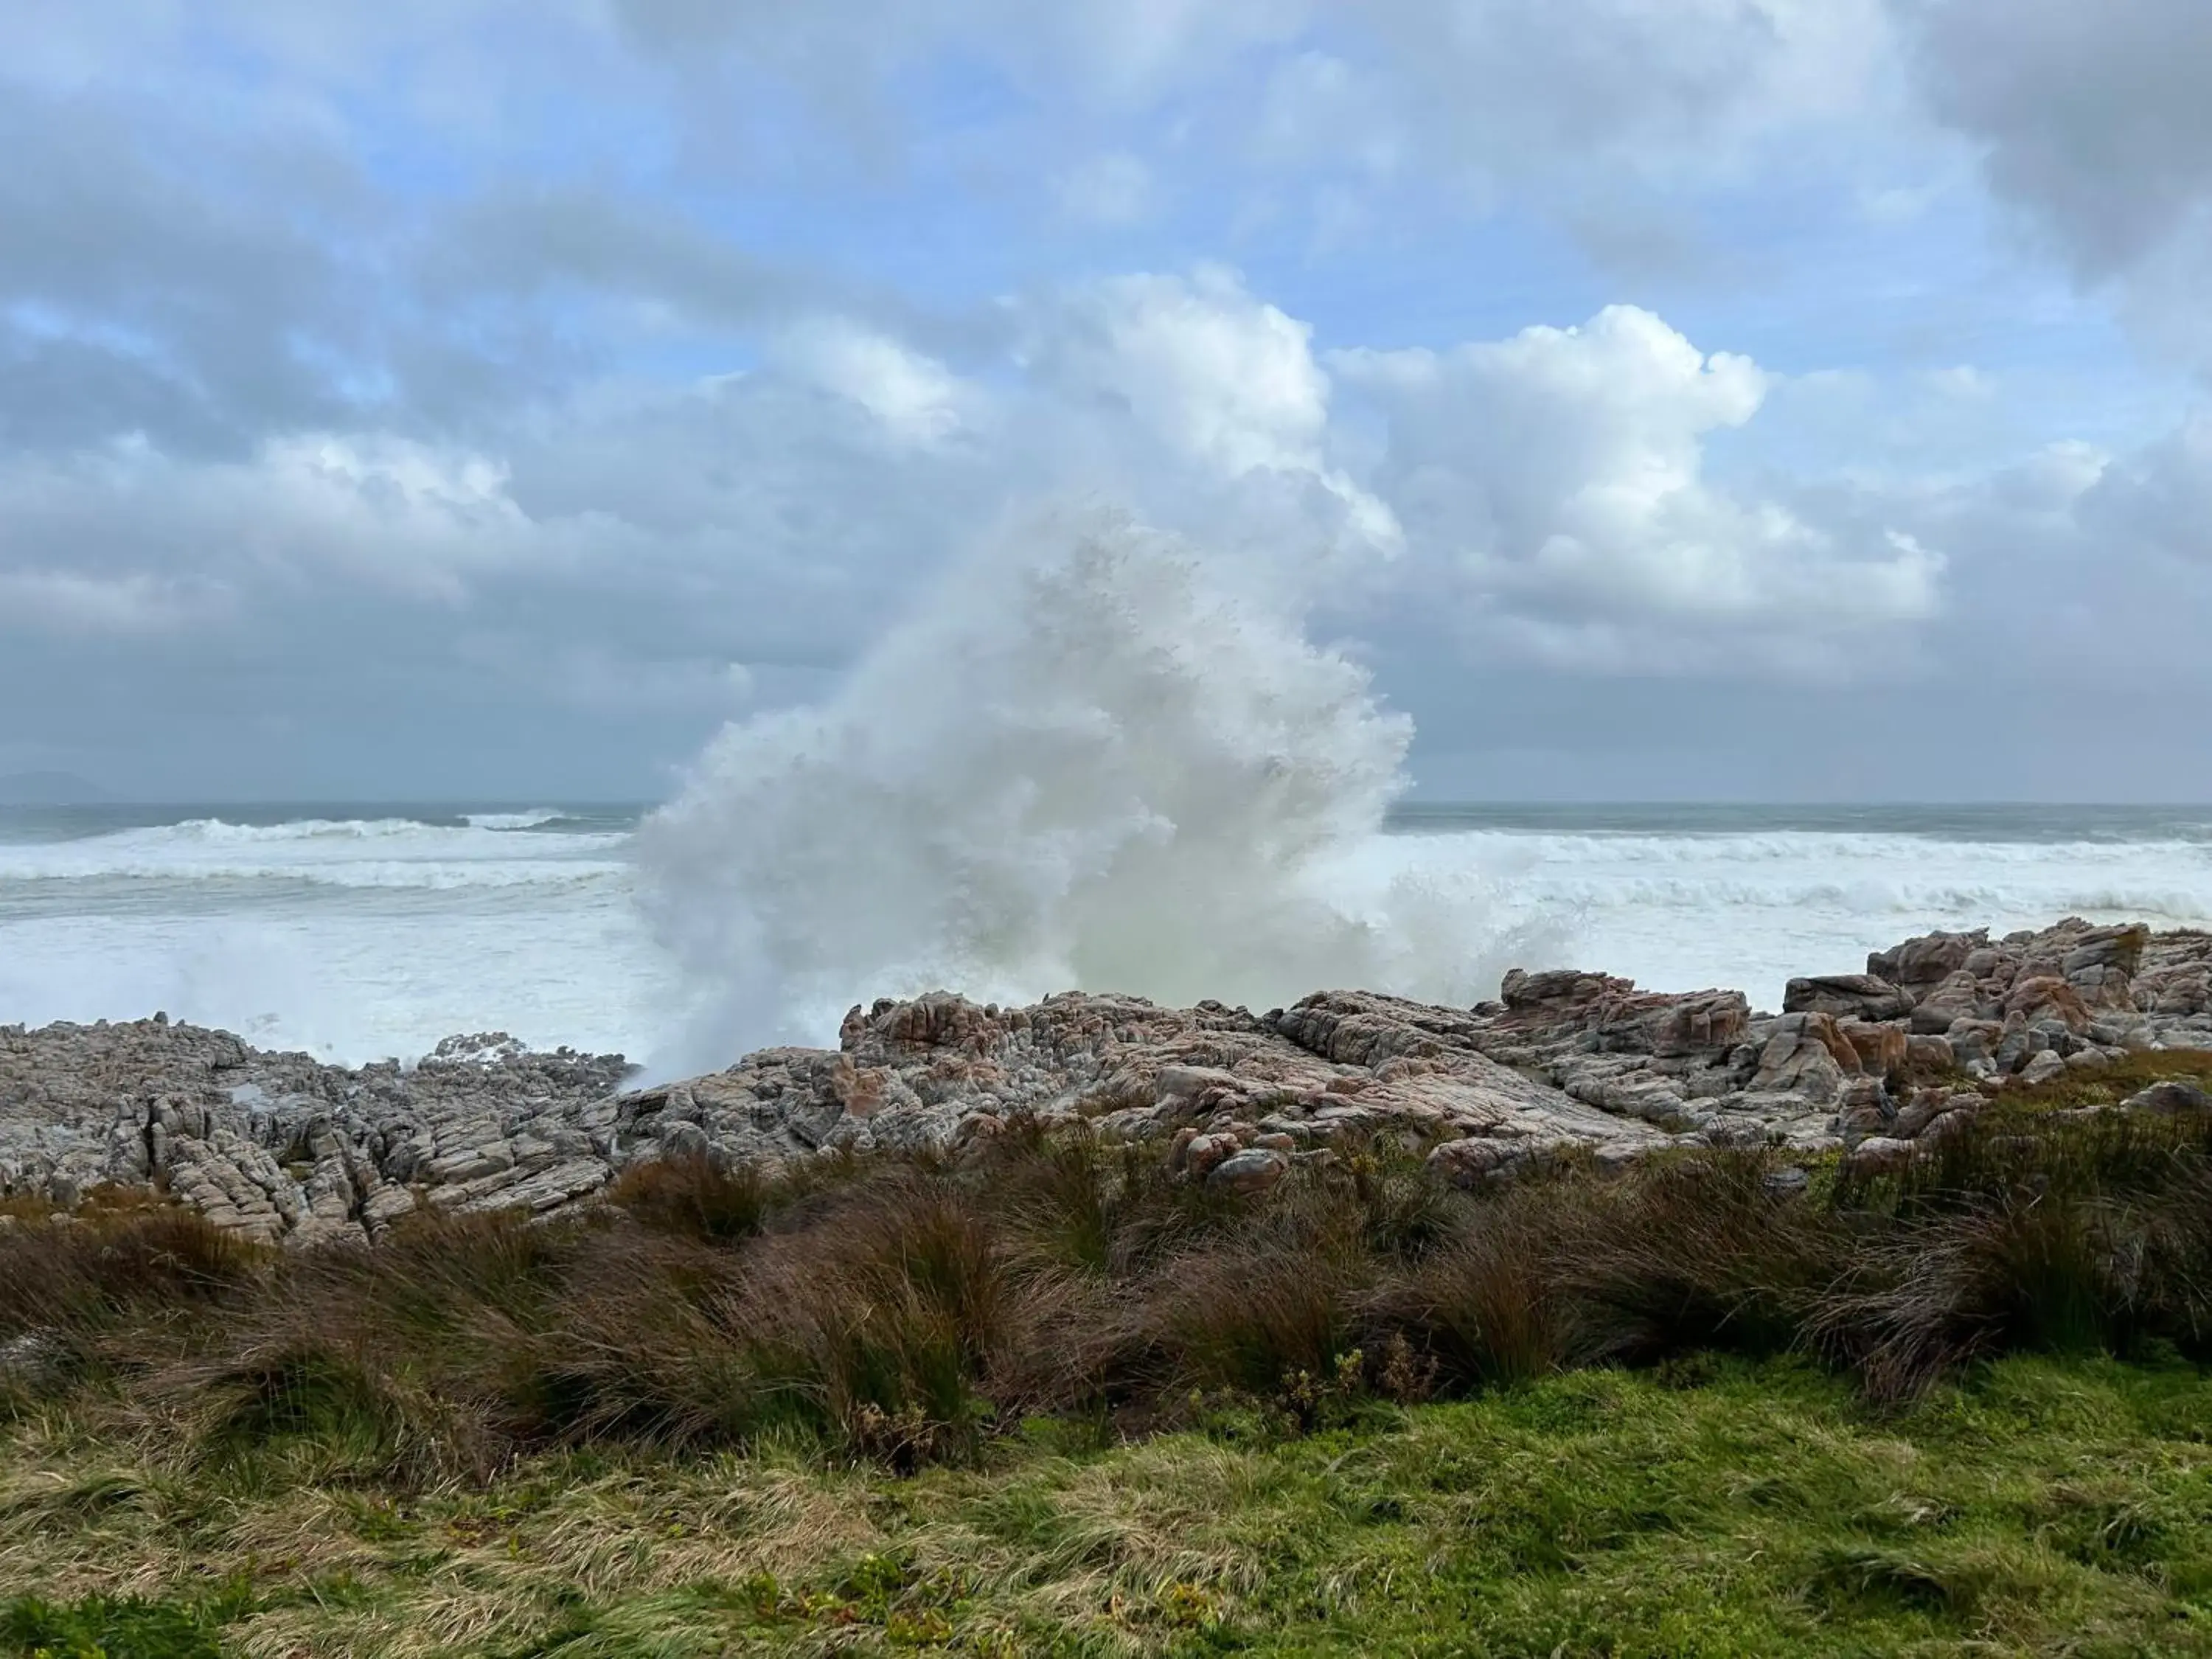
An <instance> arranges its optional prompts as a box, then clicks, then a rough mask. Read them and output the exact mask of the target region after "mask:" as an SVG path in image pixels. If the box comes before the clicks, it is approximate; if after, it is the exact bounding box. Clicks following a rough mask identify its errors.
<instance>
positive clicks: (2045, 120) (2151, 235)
mask: <svg viewBox="0 0 2212 1659" xmlns="http://www.w3.org/2000/svg"><path fill="white" fill-rule="evenodd" d="M1899 12H1900V14H1901V15H1902V16H1903V17H1904V18H1905V20H1906V21H1907V22H1908V24H1909V25H1910V27H1911V40H1912V47H1913V62H1914V64H1915V66H1916V67H1917V70H1918V72H1919V75H1920V76H1921V78H1922V82H1923V87H1924V89H1925V93H1926V95H1927V97H1928V99H1929V102H1930V104H1931V106H1932V107H1933V108H1934V110H1935V112H1936V114H1937V115H1938V116H1939V117H1940V118H1942V119H1943V120H1944V121H1946V122H1948V124H1950V125H1953V126H1954V127H1956V128H1958V129H1959V130H1960V131H1962V132H1964V133H1966V135H1967V136H1969V137H1972V139H1974V140H1976V141H1977V142H1978V143H1980V144H1981V145H1982V146H1983V150H1984V171H1985V173H1986V174H1987V176H1988V179H1989V181H1990V186H1991V188H1992V189H1994V190H1995V191H1996V193H1997V194H1998V195H1999V196H2000V197H2002V198H2003V199H2004V200H2006V201H2008V202H2010V203H2012V204H2015V205H2016V206H2018V207H2020V208H2021V209H2022V210H2025V211H2027V213H2029V214H2030V215H2032V216H2033V217H2034V219H2035V220H2036V221H2037V222H2039V224H2040V225H2041V226H2042V227H2043V228H2045V230H2047V231H2048V232H2049V233H2050V234H2051V236H2052V237H2053V238H2054V240H2056V241H2057V243H2058V245H2059V246H2061V247H2062V248H2063V250H2064V252H2066V254H2067V256H2068V257H2069V258H2070V259H2071V260H2072V261H2073V262H2074V264H2075V267H2076V268H2077V269H2078V270H2080V271H2081V273H2082V274H2083V275H2085V276H2093V277H2094V276H2107V275H2110V274H2112V272H2114V271H2116V270H2122V269H2124V268H2125V267H2127V266H2129V265H2130V264H2136V263H2137V262H2139V261H2141V260H2142V259H2144V258H2147V257H2148V256H2149V255H2150V254H2151V253H2153V252H2154V251H2155V250H2156V249H2157V248H2158V247H2159V246H2160V245H2161V244H2163V243H2165V242H2166V241H2168V240H2171V239H2173V238H2175V237H2178V236H2180V235H2183V234H2191V233H2192V232H2194V231H2197V230H2201V229H2202V228H2203V216H2204V215H2205V213H2206V211H2207V210H2208V208H2212V102H2208V100H2206V98H2205V96H2204V72H2205V65H2206V64H2208V63H2212V10H2207V9H2206V8H2205V7H2203V5H2201V4H2199V3H2197V0H2100V3H2098V4H2095V5H2083V4H2081V3H2079V0H2003V3H1996V0H1899Z"/></svg>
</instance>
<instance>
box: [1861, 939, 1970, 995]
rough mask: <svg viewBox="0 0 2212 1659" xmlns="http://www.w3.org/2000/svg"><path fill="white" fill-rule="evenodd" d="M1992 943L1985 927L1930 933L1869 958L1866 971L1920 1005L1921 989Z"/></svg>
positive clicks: (1949, 973)
mask: <svg viewBox="0 0 2212 1659" xmlns="http://www.w3.org/2000/svg"><path fill="white" fill-rule="evenodd" d="M1989 942H1990V936H1989V932H1988V930H1987V929H1986V928H1984V929H1982V930H1980V931H1978V932H1975V933H1928V934H1925V935H1923V936H1922V937H1921V938H1918V939H1907V940H1905V943H1904V944H1902V945H1895V946H1893V947H1892V948H1891V949H1889V950H1887V951H1875V953H1874V954H1873V955H1871V956H1869V957H1867V973H1868V975H1869V976H1870V977H1872V978H1875V979H1879V980H1881V981H1885V982H1887V983H1888V984H1891V985H1894V986H1896V987H1899V989H1900V990H1902V991H1903V992H1905V994H1906V995H1907V996H1909V997H1911V998H1912V999H1913V1000H1914V1001H1915V1003H1916V1004H1917V1002H1918V1000H1919V994H1920V993H1922V992H1924V991H1927V990H1929V989H1932V988H1933V987H1936V986H1937V985H1940V984H1942V982H1943V981H1945V980H1947V979H1948V978H1949V977H1950V976H1951V975H1953V974H1954V973H1956V972H1958V971H1959V969H1961V968H1963V967H1965V966H1966V959H1967V957H1970V956H1972V954H1973V953H1974V952H1975V951H1978V950H1980V949H1982V948H1984V947H1985V946H1986V945H1988V944H1989Z"/></svg>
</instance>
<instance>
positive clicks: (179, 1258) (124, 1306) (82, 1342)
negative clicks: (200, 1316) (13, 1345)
mask: <svg viewBox="0 0 2212 1659" xmlns="http://www.w3.org/2000/svg"><path fill="white" fill-rule="evenodd" d="M269 1255H270V1252H267V1251H264V1250H263V1249H259V1248H258V1247H256V1246H255V1245H253V1244H252V1243H248V1242H247V1241H246V1240H245V1239H242V1238H240V1237H239V1236H238V1235H237V1234H235V1233H229V1232H225V1231H222V1229H220V1228H218V1227H216V1226H215V1225H212V1224H211V1223H210V1222H209V1221H207V1220H206V1219H205V1218H203V1217H201V1216H199V1215H197V1214H196V1213H194V1212H191V1211H189V1210H185V1209H183V1208H180V1207H173V1206H147V1207H143V1208H137V1209H129V1210H120V1211H110V1212H96V1213H94V1215H93V1216H92V1217H91V1218H88V1219H81V1220H76V1221H72V1222H70V1223H68V1224H66V1225H54V1224H51V1223H49V1224H46V1225H33V1226H21V1225H19V1226H17V1227H16V1228H14V1229H12V1230H10V1231H8V1232H6V1233H4V1234H0V1341H5V1340H9V1339H19V1340H28V1341H32V1342H34V1343H37V1344H40V1345H44V1346H47V1347H49V1348H52V1349H53V1350H55V1351H56V1352H65V1353H66V1354H68V1355H69V1356H70V1361H71V1363H72V1364H77V1363H80V1362H82V1361H84V1360H86V1359H87V1358H89V1357H90V1355H91V1353H92V1350H93V1348H94V1346H96V1344H97V1339H99V1338H100V1337H101V1336H103V1335H105V1334H109V1333H112V1332H115V1331H117V1330H118V1329H121V1328H125V1327H126V1326H128V1325H131V1323H133V1322H144V1321H147V1320H149V1319H150V1320H154V1321H156V1322H163V1323H174V1322H177V1321H179V1320H187V1319H189V1318H190V1317H191V1316H192V1315H193V1314H194V1312H195V1310H204V1309H206V1308H209V1307H210V1306H214V1305H219V1304H234V1303H237V1302H240V1301H241V1300H243V1299H245V1298H246V1297H248V1296H249V1295H250V1294H251V1292H252V1290H253V1289H254V1288H255V1287H256V1285H257V1284H258V1280H259V1278H260V1275H261V1271H262V1268H263V1267H264V1263H265V1262H266V1261H267V1260H268V1258H269ZM126 1357H127V1356H126Z"/></svg>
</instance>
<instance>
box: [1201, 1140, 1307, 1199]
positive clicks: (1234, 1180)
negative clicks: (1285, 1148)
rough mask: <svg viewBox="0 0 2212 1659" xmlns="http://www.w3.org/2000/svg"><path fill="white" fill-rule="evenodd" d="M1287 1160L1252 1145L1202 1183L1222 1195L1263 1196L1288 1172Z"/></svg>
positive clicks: (1282, 1156)
mask: <svg viewBox="0 0 2212 1659" xmlns="http://www.w3.org/2000/svg"><path fill="white" fill-rule="evenodd" d="M1290 1168H1291V1160H1290V1159H1289V1158H1286V1157H1285V1156H1284V1155H1283V1154H1282V1153H1281V1152H1273V1151H1270V1150H1269V1149H1268V1148H1267V1147H1264V1146H1255V1147H1253V1148H1252V1149H1251V1150H1250V1151H1249V1152H1239V1153H1237V1155H1236V1156H1235V1157H1234V1158H1229V1159H1227V1160H1226V1161H1225V1162H1224V1163H1222V1164H1219V1165H1218V1166H1217V1167H1216V1168H1215V1170H1214V1171H1213V1173H1212V1175H1209V1176H1206V1185H1207V1186H1209V1187H1212V1188H1217V1189H1218V1190H1220V1191H1223V1192H1231V1193H1241V1194H1245V1195H1247V1196H1252V1195H1256V1194H1261V1193H1264V1192H1266V1191H1267V1190H1268V1188H1272V1187H1273V1185H1274V1184H1275V1183H1276V1182H1279V1181H1280V1180H1281V1179H1282V1178H1283V1177H1284V1176H1285V1175H1286V1174H1288V1173H1289V1172H1290Z"/></svg>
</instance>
